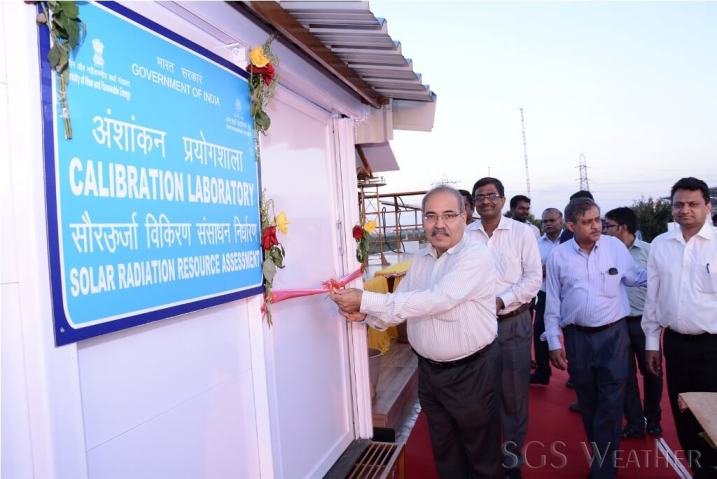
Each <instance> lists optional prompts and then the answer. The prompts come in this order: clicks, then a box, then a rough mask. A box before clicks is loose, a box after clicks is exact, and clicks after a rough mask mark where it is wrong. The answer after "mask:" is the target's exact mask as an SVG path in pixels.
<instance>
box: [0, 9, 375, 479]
mask: <svg viewBox="0 0 717 479" xmlns="http://www.w3.org/2000/svg"><path fill="white" fill-rule="evenodd" d="M130 7H131V8H133V9H136V10H138V11H140V13H143V14H145V15H147V16H149V17H151V18H153V19H154V20H156V21H158V22H159V23H162V24H163V25H165V26H168V27H169V28H171V29H173V30H175V31H177V32H178V33H180V34H182V35H185V36H187V37H189V38H190V39H192V40H194V41H196V42H198V43H200V44H202V45H203V46H205V47H207V48H209V49H210V50H212V51H214V52H216V53H219V54H221V55H223V56H225V57H226V58H228V59H232V58H233V55H234V53H235V52H234V50H233V48H234V47H227V46H225V45H223V44H222V43H221V42H220V41H219V40H217V38H216V35H208V34H207V33H205V32H203V31H202V29H201V28H199V27H197V26H196V25H191V24H190V23H188V22H186V21H184V20H182V19H180V18H178V17H177V16H176V15H175V14H173V13H170V12H169V11H168V10H167V9H165V8H164V7H161V6H159V5H158V4H151V3H136V4H135V3H133V4H130ZM184 7H186V8H189V9H191V10H192V11H194V12H195V13H196V14H197V15H198V16H199V17H201V18H203V19H204V20H205V21H208V22H210V23H212V24H213V25H215V26H217V27H219V28H220V29H221V30H223V31H225V32H229V33H230V34H231V35H232V36H233V37H235V38H236V39H239V40H240V41H241V42H240V43H242V44H243V45H245V46H246V45H253V44H258V43H262V42H263V41H264V39H265V38H266V34H265V33H264V32H263V31H262V30H261V29H259V28H257V27H256V26H255V25H253V24H252V23H250V22H249V21H247V20H246V19H245V18H243V17H241V15H239V14H238V13H237V12H236V11H235V10H234V9H232V8H231V7H229V6H227V5H226V4H223V3H208V4H202V3H196V4H186V5H185V6H183V8H184ZM34 17H35V14H34V11H33V7H31V6H28V5H25V4H24V3H22V2H0V200H1V201H0V213H1V215H2V218H1V219H0V224H2V229H1V230H0V240H1V244H0V261H2V263H1V264H0V271H1V276H0V310H1V313H2V321H0V325H1V329H0V334H1V336H0V345H1V348H2V371H1V372H2V376H1V380H2V477H8V478H13V479H15V478H25V477H36V478H69V479H82V478H84V477H91V478H93V479H94V478H115V477H116V478H127V477H132V478H143V477H147V478H150V477H151V478H157V477H172V478H183V477H187V478H196V477H219V478H223V477H250V478H254V477H260V475H261V477H273V476H274V461H273V457H272V450H271V449H272V442H271V436H270V425H271V423H272V418H271V417H270V409H269V397H268V395H269V394H275V391H274V390H269V389H267V372H266V365H265V364H264V357H265V351H264V339H265V335H268V336H269V337H271V335H272V334H274V333H273V332H270V331H267V329H266V327H265V326H264V325H263V323H262V322H261V321H262V320H261V316H260V314H259V307H260V301H259V300H258V299H257V298H254V299H250V300H243V301H238V302H234V303H231V304H226V305H222V306H218V307H214V308H210V309H206V310H203V311H199V312H195V313H192V314H188V315H186V316H184V317H181V318H173V319H169V320H165V321H161V322H157V323H153V324H150V325H147V326H143V327H138V328H133V329H130V330H125V331H122V332H119V333H115V334H110V335H105V336H102V337H99V338H95V339H92V340H88V341H84V342H82V343H79V344H72V345H68V346H63V347H61V348H55V347H54V340H53V335H52V331H53V326H52V311H51V303H50V289H49V279H48V278H49V273H48V264H47V232H46V224H45V222H46V218H45V214H44V211H45V206H44V201H45V200H44V185H43V179H44V172H43V157H42V149H41V138H42V128H41V109H40V93H39V92H40V88H39V72H38V68H39V67H38V62H37V33H36V27H35V24H34ZM193 21H194V22H195V23H201V22H197V21H196V18H194V19H193ZM240 46H241V45H240ZM276 51H277V53H279V54H280V55H281V57H282V65H283V67H282V68H284V75H283V78H284V80H283V81H284V82H285V84H286V85H287V87H288V88H289V89H291V90H293V91H297V92H300V93H301V95H302V96H304V97H305V98H309V99H310V102H313V103H315V104H318V105H321V106H322V107H323V108H324V109H326V110H327V111H336V110H338V111H341V112H344V113H347V114H350V115H354V116H355V117H360V116H361V115H363V112H365V108H364V107H363V106H362V105H361V104H360V102H358V101H357V100H356V99H355V98H354V97H353V96H352V95H351V94H349V93H348V92H346V91H345V89H344V88H343V87H340V86H338V85H337V84H336V83H335V82H334V81H332V80H330V79H328V78H327V77H326V76H325V75H324V74H322V73H320V72H318V71H316V70H314V69H313V67H312V66H310V64H309V63H307V62H305V61H304V60H302V59H301V58H300V57H298V56H297V55H295V54H294V53H292V52H291V51H290V50H289V49H287V48H284V47H282V46H281V45H277V48H276ZM280 72H281V70H280ZM277 114H279V115H280V114H281V113H280V112H277ZM287 164H289V163H287ZM297 168H298V169H297V170H296V171H294V172H293V173H291V174H294V175H296V177H297V178H300V177H301V175H303V174H307V172H305V171H303V170H302V169H301V165H297ZM288 173H289V172H287V174H288ZM290 200H291V198H289V201H290ZM327 201H330V199H329V198H327ZM346 201H352V202H353V201H355V196H354V195H348V197H347V199H346ZM317 220H318V219H317ZM310 261H311V259H310V258H308V257H306V258H304V261H300V262H297V263H296V264H294V265H292V268H296V269H295V270H294V271H295V272H298V271H300V268H302V267H308V268H310ZM319 307H320V309H322V310H323V309H326V307H325V304H322V303H319ZM334 327H335V326H334ZM355 334H360V332H355ZM349 339H350V338H349ZM297 340H300V338H298V339H297ZM344 341H345V340H344ZM346 347H347V346H346V343H343V344H340V345H338V348H339V349H341V348H344V354H347V353H346V351H345V348H346ZM341 367H342V368H343V367H344V366H341ZM341 374H343V375H344V377H346V376H347V374H348V373H347V370H343V372H342V373H341ZM345 379H346V381H349V382H350V379H351V378H348V377H346V378H345ZM349 386H351V385H350V384H349ZM353 387H354V388H355V384H354V385H353ZM338 406H339V409H341V408H343V409H341V410H340V414H341V415H342V416H341V422H342V424H344V423H346V418H347V416H346V415H347V414H349V413H350V412H351V411H350V410H351V404H348V405H346V404H343V405H338ZM287 413H288V414H289V420H291V414H295V415H300V414H302V411H301V410H298V409H297V410H295V411H293V412H292V411H286V410H285V411H282V414H284V415H285V414H287ZM273 422H274V427H277V424H278V429H279V431H280V430H281V426H282V422H281V421H279V422H278V423H277V419H276V418H274V421H273ZM362 427H363V429H365V428H366V426H365V424H364V425H363V426H362ZM306 433H307V437H310V434H311V431H310V430H309V431H306ZM309 469H310V468H309ZM309 469H307V470H309ZM285 476H286V477H297V476H295V475H292V474H290V473H289V472H287V473H286V474H285Z"/></svg>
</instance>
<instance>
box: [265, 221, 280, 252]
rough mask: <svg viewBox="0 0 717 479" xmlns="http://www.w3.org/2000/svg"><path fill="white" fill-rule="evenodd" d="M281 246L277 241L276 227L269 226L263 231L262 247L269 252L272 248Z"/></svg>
mask: <svg viewBox="0 0 717 479" xmlns="http://www.w3.org/2000/svg"><path fill="white" fill-rule="evenodd" d="M278 244H279V240H277V239H276V226H267V227H266V228H264V229H263V230H262V231H261V247H262V248H263V249H264V250H265V251H269V250H270V249H271V247H272V246H276V245H278Z"/></svg>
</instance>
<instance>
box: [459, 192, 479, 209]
mask: <svg viewBox="0 0 717 479" xmlns="http://www.w3.org/2000/svg"><path fill="white" fill-rule="evenodd" d="M458 193H460V194H461V195H463V198H465V199H466V200H468V204H469V205H471V210H473V208H474V207H475V202H474V201H473V195H472V194H471V192H470V191H468V190H458Z"/></svg>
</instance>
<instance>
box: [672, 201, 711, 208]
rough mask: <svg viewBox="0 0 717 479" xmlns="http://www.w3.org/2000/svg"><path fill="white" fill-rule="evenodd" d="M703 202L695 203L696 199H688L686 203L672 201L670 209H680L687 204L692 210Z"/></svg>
mask: <svg viewBox="0 0 717 479" xmlns="http://www.w3.org/2000/svg"><path fill="white" fill-rule="evenodd" d="M703 204H704V203H697V202H696V201H690V202H687V203H682V202H677V203H672V209H673V210H681V209H682V208H684V207H685V206H687V207H688V208H690V209H693V210H694V209H695V208H698V207H700V206H702V205H703Z"/></svg>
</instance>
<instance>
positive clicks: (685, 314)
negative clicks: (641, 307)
mask: <svg viewBox="0 0 717 479" xmlns="http://www.w3.org/2000/svg"><path fill="white" fill-rule="evenodd" d="M671 198H672V217H673V218H674V220H675V222H676V223H677V224H678V225H679V228H675V229H674V230H672V231H668V232H667V233H663V234H661V235H660V236H658V237H657V238H655V239H654V240H653V242H652V247H651V249H650V257H649V258H648V260H647V273H648V283H647V298H646V299H645V311H644V313H643V319H642V329H643V330H644V331H645V349H646V352H645V362H646V363H647V369H648V371H650V373H651V374H654V375H656V376H660V375H661V374H662V357H661V354H660V335H661V333H662V331H663V330H664V335H663V337H662V343H663V344H662V349H663V350H664V352H665V366H666V369H667V392H668V395H669V397H670V406H671V407H672V417H673V418H674V420H675V426H677V435H678V437H679V438H680V445H681V446H682V448H683V449H684V450H685V451H686V454H687V455H688V457H687V460H688V462H689V463H690V467H692V472H693V474H694V477H695V479H702V478H713V477H715V476H716V475H717V450H715V449H714V448H712V447H711V446H710V445H709V444H708V443H707V441H705V439H703V438H702V437H700V432H701V431H702V427H701V426H700V425H699V424H698V423H697V421H696V420H695V418H694V416H693V415H692V413H691V412H689V411H685V412H684V413H683V412H681V411H680V409H679V406H678V402H677V397H678V395H679V394H680V393H683V392H691V391H700V392H717V231H716V230H715V228H714V227H713V226H712V225H710V220H709V218H710V214H711V212H712V205H711V203H710V191H709V188H708V187H707V184H706V183H705V182H704V181H702V180H699V179H697V178H692V177H689V178H682V179H681V180H679V181H678V182H677V183H675V184H674V186H673V187H672V191H671Z"/></svg>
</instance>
